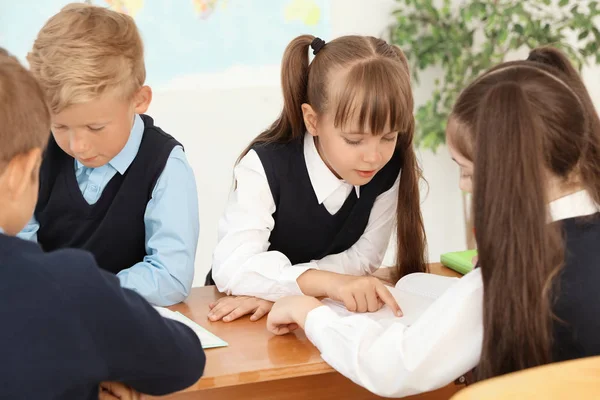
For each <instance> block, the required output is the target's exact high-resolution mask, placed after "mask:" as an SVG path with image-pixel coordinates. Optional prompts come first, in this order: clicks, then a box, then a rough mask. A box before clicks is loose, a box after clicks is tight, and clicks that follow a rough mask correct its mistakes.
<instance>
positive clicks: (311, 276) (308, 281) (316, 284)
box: [296, 269, 332, 297]
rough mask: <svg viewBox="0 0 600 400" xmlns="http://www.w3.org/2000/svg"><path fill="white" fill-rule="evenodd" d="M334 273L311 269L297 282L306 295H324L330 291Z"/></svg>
mask: <svg viewBox="0 0 600 400" xmlns="http://www.w3.org/2000/svg"><path fill="white" fill-rule="evenodd" d="M330 275H332V273H330V272H327V271H319V270H316V269H311V270H308V271H306V272H304V273H303V274H302V275H300V276H299V277H298V279H297V280H296V282H297V283H298V287H299V288H300V290H301V291H302V293H303V294H304V295H305V296H312V297H324V296H327V293H328V292H329V291H330V290H329V286H330V282H331V276H330Z"/></svg>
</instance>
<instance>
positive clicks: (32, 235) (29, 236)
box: [17, 216, 40, 242]
mask: <svg viewBox="0 0 600 400" xmlns="http://www.w3.org/2000/svg"><path fill="white" fill-rule="evenodd" d="M38 229H40V224H39V223H38V222H37V220H36V219H35V216H32V217H31V219H30V220H29V222H28V223H27V225H26V226H25V228H23V230H21V232H19V233H17V237H19V238H21V239H23V240H30V241H32V242H37V232H38Z"/></svg>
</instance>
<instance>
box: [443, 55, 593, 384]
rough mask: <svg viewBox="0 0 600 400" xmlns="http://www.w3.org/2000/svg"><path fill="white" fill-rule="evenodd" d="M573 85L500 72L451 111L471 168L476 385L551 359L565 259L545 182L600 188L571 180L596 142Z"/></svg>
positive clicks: (539, 67) (518, 69) (554, 76)
mask: <svg viewBox="0 0 600 400" xmlns="http://www.w3.org/2000/svg"><path fill="white" fill-rule="evenodd" d="M576 86H577V85H576V83H575V82H573V80H572V79H570V77H569V76H568V75H566V74H564V73H563V72H561V71H560V70H558V69H556V68H552V67H549V66H547V65H543V64H541V63H532V62H529V61H516V62H509V63H504V64H501V65H499V66H497V67H495V68H493V69H491V70H490V71H488V72H487V73H485V74H484V75H482V76H481V77H480V78H478V79H477V80H475V81H474V82H473V83H472V84H471V85H469V87H467V88H466V89H465V90H464V91H463V92H462V93H461V95H460V96H459V98H458V100H457V102H456V104H455V106H454V109H453V112H452V116H451V118H452V119H453V120H454V121H456V122H457V123H456V124H455V126H456V129H455V130H454V131H449V133H448V134H449V135H451V137H452V143H453V145H455V147H456V149H457V150H458V151H459V152H460V153H462V155H463V156H464V157H466V158H467V159H470V160H472V161H473V162H474V183H473V185H474V194H473V214H474V221H475V227H476V232H475V236H476V240H477V245H478V249H479V262H480V265H481V273H482V278H483V285H484V299H483V315H484V340H483V349H482V355H481V361H480V364H479V366H478V368H477V373H478V377H479V378H480V379H486V378H489V377H493V376H497V375H501V374H504V373H508V372H512V371H517V370H521V369H525V368H530V367H533V366H536V365H541V364H545V363H548V362H550V361H551V360H552V355H551V354H552V350H551V349H552V320H553V314H552V302H553V295H554V294H555V293H556V290H555V289H556V286H555V284H556V282H554V281H555V280H554V278H555V277H556V275H557V274H558V272H559V271H560V268H561V267H562V264H563V262H564V250H563V243H562V238H561V236H560V231H559V226H557V224H548V221H549V215H548V207H547V205H548V202H549V199H548V197H547V187H546V181H547V173H550V174H552V175H553V176H556V177H557V178H560V179H562V180H564V182H565V183H567V182H571V180H572V179H573V178H574V175H581V176H580V177H579V176H578V177H577V178H579V179H581V180H583V183H584V185H585V186H586V187H598V186H597V185H599V184H600V175H596V176H588V175H584V174H583V173H579V171H584V170H585V168H588V166H586V165H585V164H587V163H588V162H591V160H588V159H586V156H585V155H586V154H587V152H588V151H589V147H590V146H591V145H593V142H590V140H589V138H590V137H591V136H593V135H594V133H593V124H592V123H591V118H588V112H589V110H588V109H587V107H586V106H585V104H584V103H585V101H584V100H583V99H582V98H581V97H580V96H579V90H577V89H574V87H576ZM597 162H598V161H597V160H595V161H594V163H597Z"/></svg>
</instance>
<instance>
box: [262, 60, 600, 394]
mask: <svg viewBox="0 0 600 400" xmlns="http://www.w3.org/2000/svg"><path fill="white" fill-rule="evenodd" d="M536 51H538V52H549V51H550V50H547V49H546V50H543V49H539V50H536ZM551 51H552V52H554V53H553V54H555V55H556V54H559V55H560V53H556V51H555V50H551ZM562 57H564V56H562ZM550 65H551V64H550V63H548V62H546V63H541V62H539V61H535V60H533V59H532V60H528V61H517V62H509V63H503V64H501V65H499V66H497V67H495V68H493V69H491V70H490V71H488V72H486V73H485V74H483V75H482V76H481V77H479V78H478V79H476V80H475V81H474V82H473V83H471V84H470V85H469V86H468V87H467V88H466V89H465V90H464V91H463V92H462V93H461V95H460V96H459V98H458V100H457V102H456V104H455V106H454V109H453V112H452V114H451V118H450V120H449V124H448V128H447V142H448V145H449V148H450V152H451V154H452V157H453V158H454V160H455V161H456V162H457V163H458V164H459V165H460V167H461V188H462V189H463V190H467V191H473V213H474V220H475V227H476V231H475V235H476V239H477V244H478V250H479V265H480V267H479V268H476V269H475V270H474V271H472V272H471V273H469V274H467V275H466V276H464V277H463V278H461V279H460V280H459V281H458V282H456V283H455V284H454V285H453V286H451V287H450V288H448V289H447V290H446V292H444V293H443V294H442V295H441V296H440V297H439V298H438V299H437V300H436V301H435V302H434V303H433V304H432V305H431V306H430V307H429V308H428V309H427V310H426V311H425V312H424V313H423V314H422V315H421V316H420V318H419V319H417V321H416V322H415V323H414V324H412V325H411V326H405V325H403V324H402V323H401V320H400V321H395V320H387V321H384V322H376V321H373V320H371V319H369V318H367V317H365V316H361V315H355V316H351V317H346V318H342V317H339V316H338V315H337V314H335V313H334V312H333V311H332V310H331V309H329V308H327V307H323V306H322V304H321V303H320V302H319V301H318V300H316V299H315V298H311V297H308V296H296V297H289V298H285V299H282V300H280V301H278V302H277V303H275V306H274V307H273V309H272V311H271V313H270V314H269V320H268V324H267V326H268V328H269V329H270V330H271V331H272V332H274V333H276V334H283V333H287V332H289V331H290V330H291V329H295V328H296V327H298V326H300V327H303V328H304V329H305V330H306V334H307V336H308V337H309V339H310V340H311V341H312V342H313V343H314V344H315V345H316V346H317V347H318V348H319V350H320V351H321V353H322V356H323V358H324V359H325V360H326V361H327V362H329V363H330V364H331V365H332V366H333V367H334V368H336V369H337V370H338V371H340V372H341V373H343V374H344V375H346V376H347V377H349V378H351V379H352V380H353V381H355V382H357V383H358V384H360V385H363V386H365V387H366V388H367V389H369V390H371V391H373V392H375V393H378V394H380V395H384V396H389V397H395V396H398V397H400V396H405V395H409V394H414V393H418V392H421V391H427V390H432V389H435V388H438V387H441V386H443V385H445V384H447V383H449V382H451V381H452V380H454V379H455V378H457V377H459V376H460V375H461V374H463V373H465V372H467V371H469V370H471V369H473V368H474V367H476V366H477V368H476V376H478V378H479V379H486V378H490V377H493V376H497V375H501V374H504V373H508V372H513V371H518V370H521V369H525V368H530V367H534V366H537V365H541V364H545V363H549V362H553V361H561V360H566V359H572V358H579V357H586V356H591V355H600V340H598V333H599V332H600V300H599V298H598V295H597V291H598V289H597V287H598V282H600V250H599V247H598V243H600V213H599V206H598V204H600V159H599V158H598V154H600V130H599V129H598V127H599V126H600V125H599V124H598V116H597V114H596V112H595V110H594V108H593V106H592V104H591V100H590V98H589V95H588V94H587V92H586V90H585V87H584V85H583V83H582V82H581V79H580V78H579V76H578V75H577V74H576V73H575V74H574V75H573V74H572V73H570V72H569V71H566V70H564V69H560V68H553V67H551V66H550Z"/></svg>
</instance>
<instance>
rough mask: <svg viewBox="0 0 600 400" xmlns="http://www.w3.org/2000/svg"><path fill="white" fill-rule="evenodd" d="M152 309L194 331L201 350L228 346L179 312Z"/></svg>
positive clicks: (159, 308)
mask: <svg viewBox="0 0 600 400" xmlns="http://www.w3.org/2000/svg"><path fill="white" fill-rule="evenodd" d="M154 308H155V309H156V311H158V313H159V314H160V315H161V316H162V317H164V318H169V319H172V320H175V321H178V322H181V323H182V324H184V325H187V326H188V327H190V328H191V329H192V330H193V331H194V333H195V334H196V335H198V338H199V339H200V343H202V348H203V349H211V348H213V347H225V346H228V343H227V342H226V341H224V340H222V339H221V338H219V337H217V336H215V335H214V334H212V333H210V332H209V331H207V330H206V329H205V328H203V327H202V326H200V325H198V324H197V323H195V322H194V321H192V320H191V319H189V318H188V317H186V316H185V315H183V314H182V313H180V312H179V311H171V310H169V309H168V308H164V307H156V306H154Z"/></svg>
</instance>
